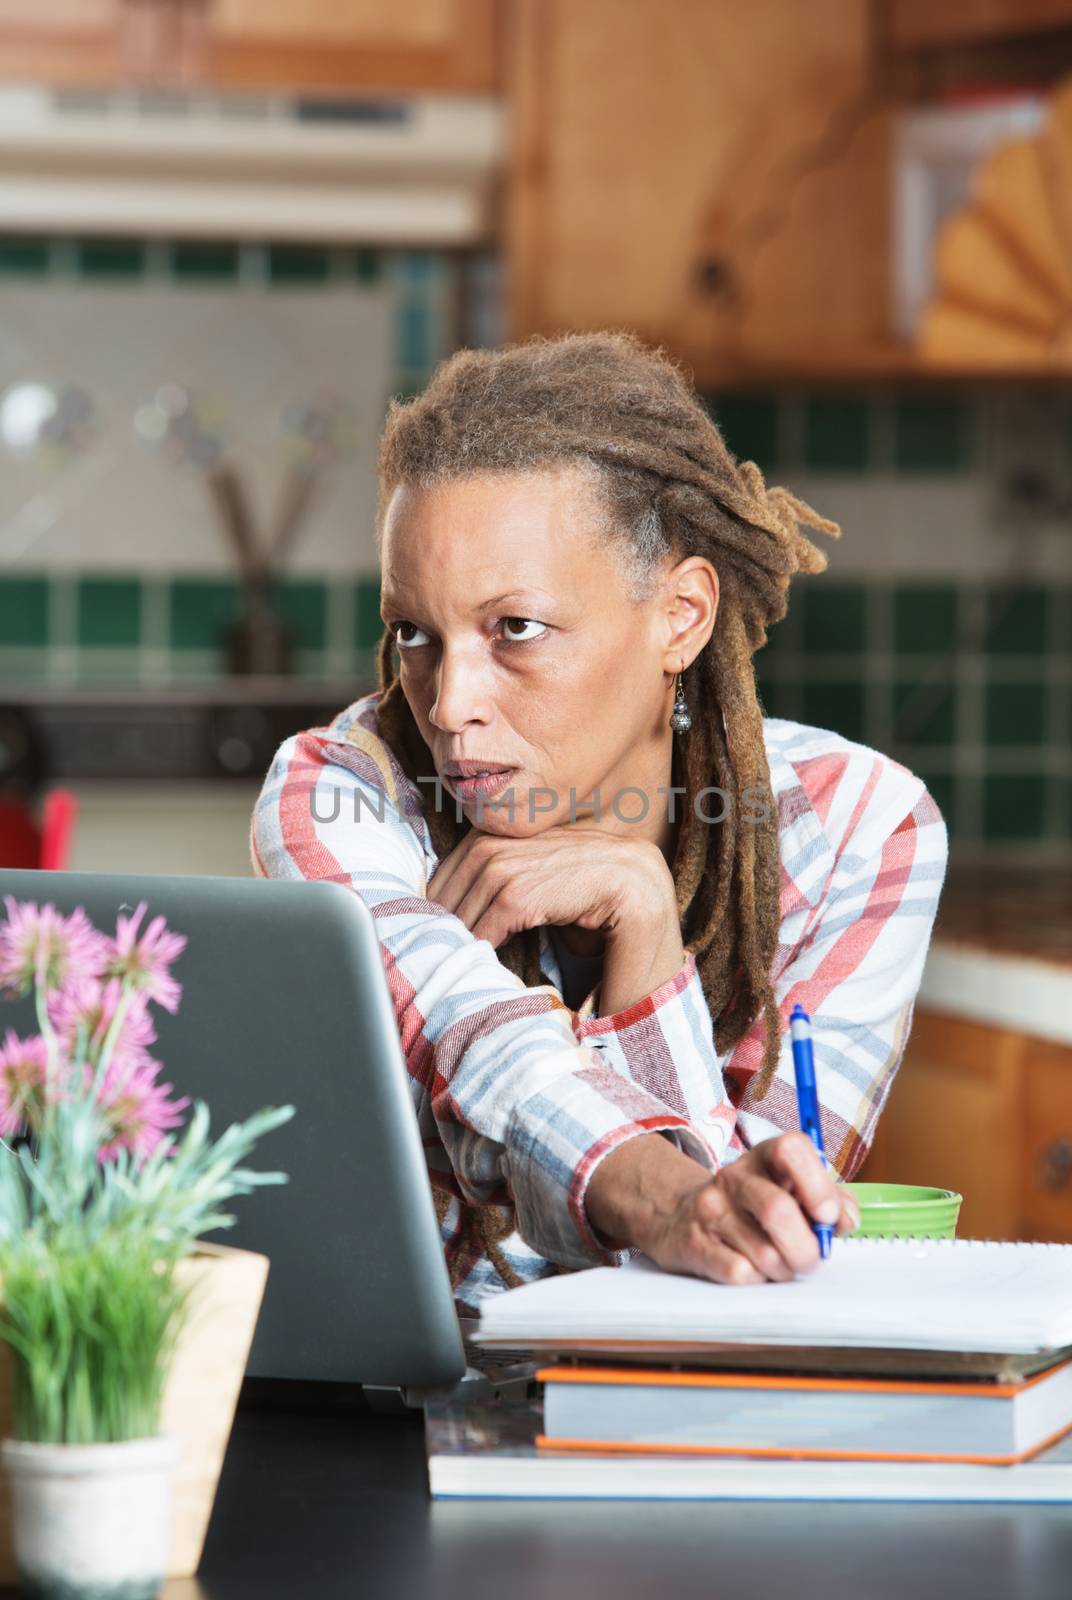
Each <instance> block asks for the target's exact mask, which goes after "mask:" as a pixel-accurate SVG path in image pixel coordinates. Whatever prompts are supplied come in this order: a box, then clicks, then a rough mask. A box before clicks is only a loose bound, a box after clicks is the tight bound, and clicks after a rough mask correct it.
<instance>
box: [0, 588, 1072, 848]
mask: <svg viewBox="0 0 1072 1600" xmlns="http://www.w3.org/2000/svg"><path fill="white" fill-rule="evenodd" d="M150 591H151V592H150ZM276 598H277V601H278V604H279V606H280V608H281V610H282V611H283V613H284V615H285V616H286V617H287V618H288V619H289V621H290V622H291V623H292V625H293V626H294V629H295V634H296V638H295V644H296V659H295V671H296V674H297V675H298V676H299V677H302V678H305V679H306V680H309V681H324V680H330V681H331V682H334V683H338V682H340V681H341V682H350V683H352V684H353V685H354V693H355V694H357V693H359V692H364V691H365V690H367V689H370V688H372V687H373V686H374V684H375V681H376V676H375V652H376V647H377V645H378V643H379V640H380V636H381V633H382V624H381V622H380V616H379V598H380V582H379V575H378V574H377V573H368V574H364V575H361V574H357V575H354V576H352V577H350V578H346V579H342V580H340V579H339V578H337V577H335V576H326V575H310V576H308V577H300V578H292V579H289V580H287V581H286V582H285V583H283V584H281V585H280V586H279V588H278V590H277V591H276ZM1040 601H1041V605H1040ZM239 609H240V595H239V592H238V589H237V586H236V585H235V584H234V583H233V582H231V581H229V580H228V579H226V578H221V577H220V576H219V575H216V574H210V573H204V574H197V573H191V574H182V575H175V576H174V577H173V578H171V579H168V578H167V577H166V576H154V577H153V578H151V579H145V578H142V577H140V576H138V575H137V574H133V573H118V572H117V573H113V574H103V573H94V574H85V575H83V576H81V577H79V576H78V575H74V576H73V577H72V576H71V575H70V574H62V575H57V576H49V575H48V574H45V573H40V572H37V573H20V574H18V575H13V574H10V573H3V572H0V680H2V681H3V683H4V685H5V693H10V690H11V685H12V683H13V682H17V681H19V680H22V681H33V682H37V681H41V680H45V681H48V680H51V681H54V682H70V681H72V678H73V681H96V680H100V681H108V682H133V683H137V682H142V683H148V682H159V681H161V679H162V678H164V679H166V678H168V677H176V678H184V679H191V678H193V679H196V680H198V681H201V680H204V681H215V680H218V679H219V678H220V676H221V675H222V674H223V673H224V672H225V670H226V662H225V638H226V630H227V627H228V624H229V623H230V622H231V621H232V620H233V619H234V618H235V617H237V616H238V614H239ZM979 615H982V616H983V617H984V618H989V619H990V620H991V621H992V622H993V624H994V628H995V630H996V631H997V632H999V634H1000V638H1001V648H999V649H996V650H995V649H992V648H991V647H990V646H989V645H988V644H986V643H984V644H983V646H982V647H980V645H979V642H978V640H977V638H976V637H975V636H974V635H973V633H972V631H971V619H972V618H973V617H976V616H979ZM1042 620H1044V622H1045V627H1044V628H1043V629H1042V631H1041V648H1040V637H1039V627H1040V621H1042ZM876 631H877V636H878V637H882V638H885V639H886V640H887V641H888V645H889V648H888V649H886V650H876V649H875V648H873V639H874V637H875V636H876ZM1068 637H1072V586H1068V585H1066V586H1064V587H1062V588H1053V589H1050V590H1046V591H1042V592H1041V594H1040V591H1039V590H1038V588H1037V586H1034V585H1025V586H1023V587H1022V588H1021V589H1018V590H1013V591H1009V590H1007V589H1002V588H999V587H998V586H995V585H986V584H976V583H968V582H966V583H964V584H963V585H961V586H959V587H958V588H953V587H951V586H949V585H942V584H939V585H927V584H919V583H907V584H903V585H891V584H889V583H883V584H863V583H859V584H851V583H847V582H845V581H841V582H838V583H834V582H833V581H831V580H829V578H828V575H827V574H820V575H818V576H816V577H812V578H808V579H807V580H802V581H801V582H800V583H799V585H798V587H797V589H795V590H794V591H792V598H791V602H790V607H789V612H788V615H787V616H786V617H785V619H784V620H783V621H782V622H781V623H779V624H777V625H776V626H775V627H774V628H772V630H771V633H770V639H769V643H768V645H767V647H766V648H765V649H763V650H761V651H759V652H758V654H757V656H756V676H757V684H758V688H759V694H760V699H761V703H762V706H763V710H764V713H765V714H766V715H767V716H771V717H788V718H791V719H794V720H800V721H803V722H806V723H810V724H812V725H814V726H817V727H823V728H831V729H833V730H834V731H835V732H837V733H840V734H842V735H844V736H845V737H847V738H850V739H856V740H859V741H861V742H862V743H864V744H868V745H870V746H872V747H873V748H875V749H879V750H883V751H885V752H886V753H887V754H889V755H891V756H893V757H894V758H895V759H896V760H899V761H902V762H904V763H905V764H906V765H907V766H909V767H910V768H911V769H912V770H913V771H914V772H916V773H918V774H919V775H920V777H922V778H923V779H924V781H925V782H926V783H927V785H928V788H929V789H930V792H931V794H932V795H933V796H934V799H935V800H936V801H937V803H938V805H939V807H940V808H941V810H942V813H943V815H944V816H945V818H946V822H947V823H948V825H949V828H950V832H951V835H952V837H953V841H954V844H956V843H957V842H958V841H960V842H963V843H965V844H966V845H970V846H972V847H973V848H987V847H993V848H994V849H1001V848H1003V847H1006V846H1009V845H1028V846H1031V845H1033V844H1035V843H1039V842H1042V843H1044V842H1045V841H1046V840H1048V839H1049V840H1056V839H1059V838H1067V837H1068V836H1069V830H1070V828H1072V660H1070V658H1069V654H1068V653H1067V652H1066V651H1065V650H1063V649H1062V648H1060V641H1061V640H1062V639H1065V638H1068ZM1014 640H1016V641H1018V642H1019V644H1020V645H1021V648H1020V649H1019V650H1014V649H1013V648H1012V644H1013V641H1014ZM924 646H926V647H928V648H923V647H924Z"/></svg>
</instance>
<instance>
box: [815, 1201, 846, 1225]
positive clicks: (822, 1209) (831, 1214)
mask: <svg viewBox="0 0 1072 1600" xmlns="http://www.w3.org/2000/svg"><path fill="white" fill-rule="evenodd" d="M815 1215H816V1216H817V1217H818V1219H819V1221H820V1222H836V1221H837V1219H838V1217H839V1216H840V1215H841V1207H840V1206H839V1205H838V1203H837V1201H836V1200H824V1201H823V1203H822V1205H821V1206H818V1207H817V1208H816V1212H815Z"/></svg>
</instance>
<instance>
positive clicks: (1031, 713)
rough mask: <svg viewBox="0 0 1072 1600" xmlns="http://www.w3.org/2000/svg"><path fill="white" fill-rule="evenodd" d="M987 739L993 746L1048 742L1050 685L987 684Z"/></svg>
mask: <svg viewBox="0 0 1072 1600" xmlns="http://www.w3.org/2000/svg"><path fill="white" fill-rule="evenodd" d="M985 706H986V742H987V744H991V745H1002V744H1011V745H1025V744H1027V745H1032V744H1034V745H1041V744H1045V742H1046V727H1047V716H1048V712H1049V687H1048V685H1047V684H1045V683H1042V682H1040V681H1039V680H1037V679H1036V680H1035V681H1034V682H1031V683H1001V682H995V681H991V682H990V683H988V684H987V686H986V699H985Z"/></svg>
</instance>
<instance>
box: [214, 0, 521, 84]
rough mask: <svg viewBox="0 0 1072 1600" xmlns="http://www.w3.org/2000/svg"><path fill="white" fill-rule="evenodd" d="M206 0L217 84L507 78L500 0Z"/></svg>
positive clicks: (479, 81) (465, 81)
mask: <svg viewBox="0 0 1072 1600" xmlns="http://www.w3.org/2000/svg"><path fill="white" fill-rule="evenodd" d="M195 3H196V0H195ZM204 6H205V46H204V61H205V74H206V77H207V78H208V80H209V81H211V82H212V83H214V84H220V85H232V86H238V87H243V88H257V89H271V88H279V87H283V88H297V89H301V88H306V89H331V88H345V89H368V90H380V89H384V90H394V89H414V90H416V89H420V90H426V91H429V90H436V91H439V92H443V93H450V92H454V93H466V94H482V93H490V92H492V91H494V90H495V89H497V88H498V85H499V51H498V28H497V24H498V10H499V0H404V4H397V3H394V4H391V3H388V0H204Z"/></svg>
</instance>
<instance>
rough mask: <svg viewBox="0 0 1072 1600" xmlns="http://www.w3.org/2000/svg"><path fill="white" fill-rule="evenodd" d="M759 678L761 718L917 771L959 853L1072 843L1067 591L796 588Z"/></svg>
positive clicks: (912, 585)
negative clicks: (875, 752) (786, 721)
mask: <svg viewBox="0 0 1072 1600" xmlns="http://www.w3.org/2000/svg"><path fill="white" fill-rule="evenodd" d="M977 619H982V622H983V625H984V628H985V629H986V630H987V631H986V633H985V635H984V636H983V637H982V638H980V636H979V634H978V632H977V627H976V624H977ZM756 676H757V681H758V684H759V689H760V696H761V701H762V704H763V708H764V711H765V712H766V714H767V715H768V716H784V717H789V718H793V719H798V720H801V721H804V722H807V723H811V724H813V725H815V726H818V727H826V728H832V729H833V730H834V731H835V732H837V733H840V734H843V735H844V736H845V737H847V738H850V739H857V740H860V741H861V742H862V743H864V744H868V745H870V746H872V747H873V748H875V749H879V750H883V751H885V752H886V753H887V754H889V755H891V756H893V757H894V758H895V759H896V760H899V761H902V762H903V763H904V764H905V765H906V766H908V767H910V768H911V769H912V771H913V772H916V773H918V774H919V776H920V777H922V778H923V780H924V781H925V782H926V783H927V785H928V788H929V789H930V792H931V794H932V795H933V797H934V799H935V801H936V802H937V804H938V806H939V807H940V809H941V811H942V814H943V815H944V817H945V819H946V822H947V824H948V826H949V829H950V833H951V836H952V839H953V841H954V844H956V843H958V842H961V843H963V844H965V845H967V846H970V847H972V848H983V849H986V848H993V849H1001V848H1003V847H1005V846H1010V845H1016V846H1028V847H1033V846H1036V845H1038V846H1044V845H1046V844H1047V842H1049V843H1051V844H1052V843H1056V842H1057V841H1059V840H1066V841H1067V840H1068V839H1069V838H1070V837H1072V586H1070V585H1068V584H1067V583H1066V584H1064V585H1054V586H1051V587H1049V588H1042V587H1040V586H1039V585H1037V584H1023V585H1021V586H1019V587H1012V586H1010V585H1008V584H995V583H981V582H972V581H967V580H966V581H965V582H963V583H961V584H959V585H955V584H952V583H933V584H932V583H916V582H909V583H903V584H897V583H890V582H889V581H885V582H881V583H879V582H874V583H845V582H838V583H835V582H833V581H832V580H831V579H830V578H829V577H828V576H827V575H826V574H820V575H818V576H815V577H810V578H807V579H803V580H798V582H797V584H796V585H795V587H794V589H793V590H792V591H791V600H790V609H789V614H788V616H787V617H786V619H785V621H784V622H782V623H780V624H778V625H777V626H776V627H775V628H774V629H773V630H772V633H771V639H770V643H769V644H768V646H767V648H766V649H763V650H761V651H759V653H758V654H757V656H756Z"/></svg>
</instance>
